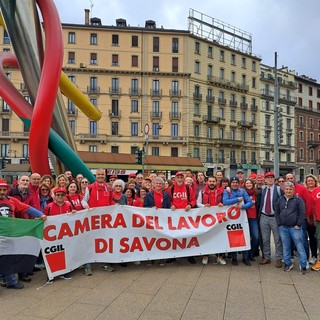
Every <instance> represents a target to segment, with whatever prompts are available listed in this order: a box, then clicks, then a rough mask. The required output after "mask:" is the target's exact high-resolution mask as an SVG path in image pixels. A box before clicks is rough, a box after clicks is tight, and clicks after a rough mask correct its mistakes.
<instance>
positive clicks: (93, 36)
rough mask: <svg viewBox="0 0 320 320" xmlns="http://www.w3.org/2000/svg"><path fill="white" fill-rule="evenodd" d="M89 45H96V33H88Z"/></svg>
mask: <svg viewBox="0 0 320 320" xmlns="http://www.w3.org/2000/svg"><path fill="white" fill-rule="evenodd" d="M90 44H92V45H97V44H98V36H97V34H96V33H90Z"/></svg>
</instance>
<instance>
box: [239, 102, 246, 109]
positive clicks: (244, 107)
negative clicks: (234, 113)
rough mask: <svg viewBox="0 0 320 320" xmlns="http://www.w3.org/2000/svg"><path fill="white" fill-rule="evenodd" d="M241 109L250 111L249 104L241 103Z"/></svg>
mask: <svg viewBox="0 0 320 320" xmlns="http://www.w3.org/2000/svg"><path fill="white" fill-rule="evenodd" d="M240 108H241V109H242V110H247V109H248V104H247V103H245V102H240Z"/></svg>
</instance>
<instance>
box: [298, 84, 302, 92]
mask: <svg viewBox="0 0 320 320" xmlns="http://www.w3.org/2000/svg"><path fill="white" fill-rule="evenodd" d="M298 90H299V93H302V84H301V83H299V84H298Z"/></svg>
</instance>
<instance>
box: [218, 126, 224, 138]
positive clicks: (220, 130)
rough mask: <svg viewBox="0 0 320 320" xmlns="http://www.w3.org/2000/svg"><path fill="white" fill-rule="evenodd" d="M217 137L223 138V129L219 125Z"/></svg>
mask: <svg viewBox="0 0 320 320" xmlns="http://www.w3.org/2000/svg"><path fill="white" fill-rule="evenodd" d="M219 139H224V129H223V128H222V127H219Z"/></svg>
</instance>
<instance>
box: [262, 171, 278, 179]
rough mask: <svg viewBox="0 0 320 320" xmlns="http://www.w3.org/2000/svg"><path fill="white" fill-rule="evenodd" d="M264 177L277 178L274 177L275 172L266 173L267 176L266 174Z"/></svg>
mask: <svg viewBox="0 0 320 320" xmlns="http://www.w3.org/2000/svg"><path fill="white" fill-rule="evenodd" d="M264 177H265V178H266V177H273V178H275V177H276V176H275V175H274V173H273V172H271V171H270V172H266V173H265V174H264Z"/></svg>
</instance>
